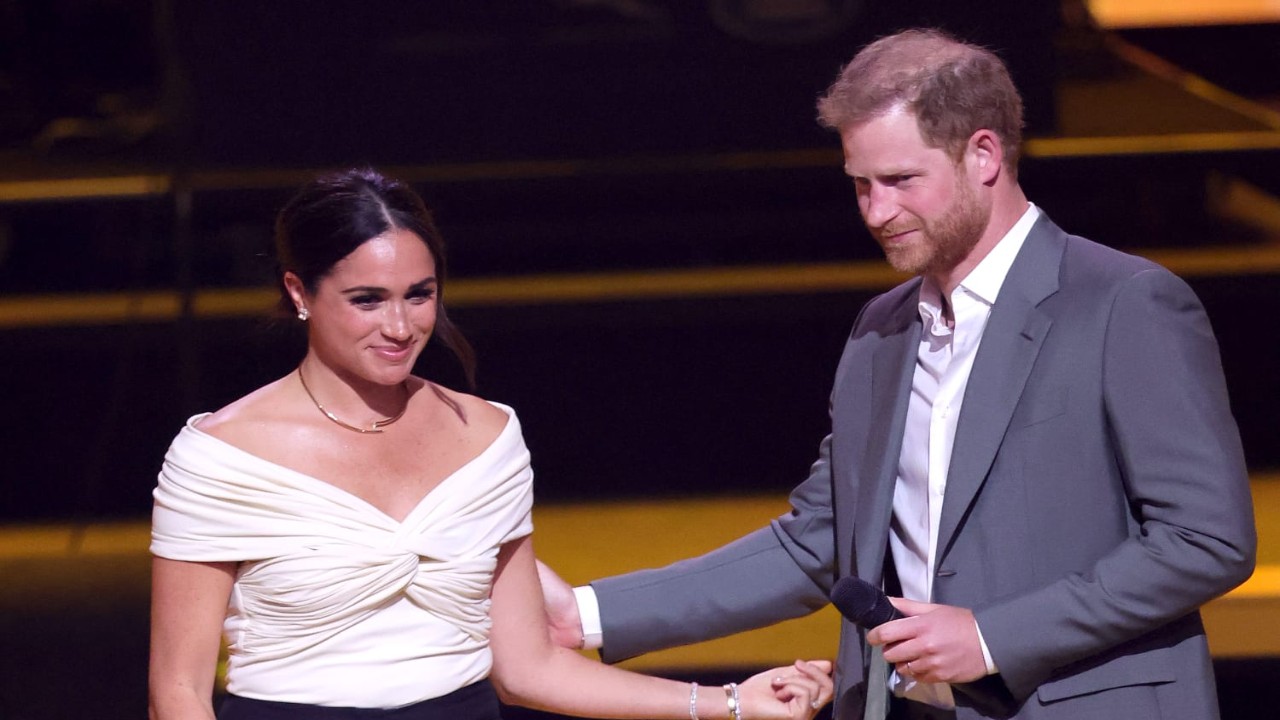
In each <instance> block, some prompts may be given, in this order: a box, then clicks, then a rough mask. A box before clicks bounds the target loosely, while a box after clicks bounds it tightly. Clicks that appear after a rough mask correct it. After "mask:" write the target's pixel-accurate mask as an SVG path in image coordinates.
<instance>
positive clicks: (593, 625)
mask: <svg viewBox="0 0 1280 720" xmlns="http://www.w3.org/2000/svg"><path fill="white" fill-rule="evenodd" d="M573 597H574V599H575V600H577V601H578V617H579V618H580V619H581V620H582V649H583V650H599V649H600V648H601V647H603V646H604V629H603V628H602V627H601V623H600V601H599V600H597V599H596V591H595V590H594V589H592V587H591V586H590V585H582V586H580V587H576V588H574V589H573ZM978 637H979V638H981V637H982V633H978ZM983 652H986V646H985V645H984V646H983ZM987 664H988V665H990V664H991V661H990V660H988V661H987Z"/></svg>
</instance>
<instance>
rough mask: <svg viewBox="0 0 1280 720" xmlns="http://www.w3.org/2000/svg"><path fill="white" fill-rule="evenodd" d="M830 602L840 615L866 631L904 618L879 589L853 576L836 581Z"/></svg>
mask: <svg viewBox="0 0 1280 720" xmlns="http://www.w3.org/2000/svg"><path fill="white" fill-rule="evenodd" d="M831 602H832V604H833V605H835V606H836V609H837V610H839V611H840V614H841V615H844V616H845V617H846V618H848V619H849V620H851V621H853V622H854V623H857V624H858V625H860V626H862V628H864V629H866V630H870V629H871V628H873V627H877V626H879V625H883V624H884V623H887V622H889V621H890V620H900V619H902V618H904V617H906V616H905V615H903V614H902V613H900V612H898V608H896V607H894V606H893V603H891V602H889V596H888V595H885V594H884V592H883V591H881V590H880V588H878V587H876V586H875V585H872V584H871V583H869V582H867V581H866V580H863V579H862V578H860V577H856V576H853V575H848V576H846V577H842V578H840V579H839V580H837V581H836V584H835V587H833V588H831Z"/></svg>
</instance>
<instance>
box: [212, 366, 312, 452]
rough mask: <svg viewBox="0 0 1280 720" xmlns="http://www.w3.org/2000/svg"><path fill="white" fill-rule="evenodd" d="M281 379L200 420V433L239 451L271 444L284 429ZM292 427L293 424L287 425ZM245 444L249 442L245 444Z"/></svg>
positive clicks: (287, 406) (284, 414) (288, 405)
mask: <svg viewBox="0 0 1280 720" xmlns="http://www.w3.org/2000/svg"><path fill="white" fill-rule="evenodd" d="M284 380H285V379H284V378H281V379H279V380H276V381H275V382H272V383H269V384H267V385H264V386H262V387H260V388H258V389H257V390H254V391H253V392H251V393H249V394H248V395H245V396H244V397H241V398H239V399H238V400H235V401H233V402H231V403H230V404H228V405H226V406H224V407H222V408H219V409H218V410H215V411H214V412H211V413H209V414H208V415H206V416H204V417H202V418H200V421H199V422H198V423H196V427H198V428H199V429H200V430H201V432H204V433H207V434H209V435H212V436H213V437H216V438H218V439H220V440H224V441H226V442H229V443H231V444H232V445H236V446H238V447H242V448H246V449H248V448H250V447H253V446H257V445H259V444H262V443H264V442H265V443H270V442H272V440H271V438H273V437H274V436H276V435H277V434H278V431H279V429H280V428H282V427H284V426H286V421H287V420H289V419H290V418H288V417H286V415H287V413H288V411H287V410H285V409H284V408H289V407H290V403H287V402H283V400H284V395H285V390H284V387H283V386H284ZM287 425H288V426H292V425H293V423H288V424H287ZM246 443H248V444H247V445H246Z"/></svg>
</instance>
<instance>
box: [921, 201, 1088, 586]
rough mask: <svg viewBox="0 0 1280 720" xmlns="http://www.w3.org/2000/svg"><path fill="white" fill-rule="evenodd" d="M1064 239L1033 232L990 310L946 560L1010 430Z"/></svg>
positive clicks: (954, 467)
mask: <svg viewBox="0 0 1280 720" xmlns="http://www.w3.org/2000/svg"><path fill="white" fill-rule="evenodd" d="M1063 247H1064V236H1063V234H1062V231H1061V230H1059V229H1058V228H1057V227H1056V226H1055V225H1053V223H1052V222H1050V221H1049V220H1048V218H1047V217H1045V216H1043V215H1042V216H1041V218H1040V219H1039V220H1038V221H1037V222H1036V224H1035V225H1034V226H1033V227H1032V228H1031V232H1030V234H1029V235H1028V236H1027V240H1026V242H1025V243H1024V244H1023V246H1022V249H1021V250H1020V251H1019V252H1018V257H1017V259H1015V260H1014V263H1013V265H1012V267H1010V269H1009V275H1008V276H1007V277H1006V278H1005V281H1004V285H1003V286H1002V287H1001V289H1000V296H999V297H998V298H997V299H996V304H995V306H994V307H993V308H992V310H991V317H990V318H989V319H988V320H987V327H986V329H985V330H984V331H983V334H982V344H981V345H980V346H979V347H978V356H977V357H976V358H975V359H974V363H973V371H972V373H971V374H970V375H969V382H968V385H967V386H966V388H965V393H964V404H963V405H962V408H961V411H960V420H959V422H958V424H957V426H956V436H955V442H954V444H953V445H952V448H953V449H952V453H951V466H950V468H949V470H948V471H947V489H946V494H945V495H944V497H943V503H942V518H941V521H940V524H939V528H938V562H941V561H942V559H943V558H945V557H946V553H947V550H948V549H949V548H950V544H951V542H952V540H953V539H954V537H955V534H956V531H957V529H958V528H959V527H960V522H961V520H962V519H963V518H964V516H965V514H966V513H967V512H968V509H969V506H970V505H971V504H972V503H973V500H974V498H975V497H976V496H977V494H978V491H979V490H980V489H981V487H982V483H983V481H984V480H985V478H986V475H987V471H988V470H989V469H990V468H991V464H992V462H994V460H995V456H996V452H997V450H999V448H1000V443H1001V441H1002V440H1003V438H1004V434H1005V431H1006V430H1007V429H1008V427H1009V421H1010V419H1012V417H1013V411H1014V409H1015V408H1016V407H1017V405H1018V400H1019V399H1020V398H1021V397H1022V390H1023V388H1024V387H1025V385H1026V382H1027V377H1028V376H1029V375H1030V374H1031V368H1032V366H1033V365H1035V361H1036V356H1037V355H1038V354H1039V352H1040V347H1041V345H1042V344H1043V342H1044V339H1045V337H1046V336H1047V335H1048V334H1049V328H1050V326H1051V325H1052V320H1051V319H1050V317H1049V316H1048V315H1046V314H1045V313H1044V312H1042V311H1041V310H1040V309H1038V307H1037V306H1038V305H1039V304H1040V302H1041V301H1043V300H1044V299H1045V298H1047V297H1049V296H1050V295H1052V294H1053V293H1054V292H1056V291H1057V289H1058V269H1059V265H1060V264H1061V260H1062V250H1063Z"/></svg>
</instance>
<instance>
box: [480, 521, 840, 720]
mask: <svg viewBox="0 0 1280 720" xmlns="http://www.w3.org/2000/svg"><path fill="white" fill-rule="evenodd" d="M490 614H491V615H492V617H493V631H492V635H491V638H490V644H491V646H492V648H493V676H492V679H493V682H494V685H495V687H497V689H498V694H499V696H500V697H501V698H502V700H503V702H507V703H511V704H517V705H524V706H527V707H533V708H538V709H542V710H550V711H554V712H558V713H563V714H567V715H579V716H590V717H599V718H659V719H661V718H671V719H672V720H683V719H684V718H687V717H690V713H689V697H690V685H689V683H684V682H677V681H675V680H664V679H661V678H655V677H650V676H647V675H640V674H637V673H632V672H628V671H626V670H622V669H620V668H615V667H612V666H609V665H604V664H602V663H599V662H595V661H592V660H590V659H588V658H586V657H584V656H582V655H580V654H578V653H577V652H576V651H573V650H568V649H565V648H562V647H558V646H555V645H553V644H552V642H551V638H550V635H549V633H548V630H547V620H546V611H545V609H544V606H543V600H542V588H541V586H540V585H539V581H538V574H537V570H536V569H535V565H534V555H533V543H532V541H531V539H530V538H527V537H526V538H521V539H519V540H516V541H513V542H511V543H509V544H507V545H505V546H503V548H502V550H501V552H500V554H499V556H498V569H497V573H496V576H495V578H494V584H493V606H492V608H491V610H490ZM829 672H830V665H829V664H828V663H825V662H822V663H797V665H796V666H794V667H786V668H776V669H774V670H770V671H767V672H764V673H760V674H759V675H756V676H755V677H753V678H751V679H749V680H747V681H746V682H744V683H743V684H742V685H741V686H740V688H739V692H740V697H741V700H742V704H743V707H744V710H743V713H742V716H743V717H747V718H751V720H765V719H766V718H805V719H807V718H810V717H812V716H813V714H814V712H815V709H816V708H817V707H821V706H822V705H823V704H825V703H826V702H827V701H828V700H830V698H831V693H832V684H831V678H830V677H828V673H829ZM774 678H782V682H776V681H774V682H771V681H772V680H773V679H774ZM697 715H698V717H699V718H701V719H702V720H717V719H720V718H727V717H728V715H729V713H728V704H727V702H726V698H725V694H724V692H723V691H722V690H721V689H720V688H718V687H705V688H701V692H699V694H698V706H697Z"/></svg>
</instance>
